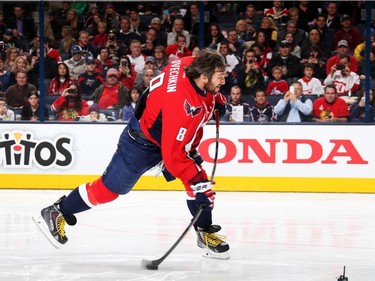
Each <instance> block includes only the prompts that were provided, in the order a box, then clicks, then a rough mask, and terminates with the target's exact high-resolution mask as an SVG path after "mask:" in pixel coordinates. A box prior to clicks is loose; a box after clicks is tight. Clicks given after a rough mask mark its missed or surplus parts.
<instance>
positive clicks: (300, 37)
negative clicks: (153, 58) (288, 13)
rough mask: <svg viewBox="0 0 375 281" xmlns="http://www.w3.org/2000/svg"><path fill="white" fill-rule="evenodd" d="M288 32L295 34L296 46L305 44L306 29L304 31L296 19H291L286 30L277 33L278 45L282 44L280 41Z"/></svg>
mask: <svg viewBox="0 0 375 281" xmlns="http://www.w3.org/2000/svg"><path fill="white" fill-rule="evenodd" d="M287 33H292V35H293V36H294V43H295V45H296V46H300V47H301V46H302V45H303V44H305V41H306V31H304V30H303V29H301V28H298V27H297V22H296V21H292V20H289V21H288V23H287V24H286V28H285V29H284V30H281V31H280V32H279V33H278V34H277V42H278V45H280V42H281V41H283V40H284V39H285V35H286V34H287Z"/></svg>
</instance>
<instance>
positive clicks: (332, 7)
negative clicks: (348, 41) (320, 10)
mask: <svg viewBox="0 0 375 281" xmlns="http://www.w3.org/2000/svg"><path fill="white" fill-rule="evenodd" d="M337 5H338V3H337V2H336V1H330V2H329V3H328V4H327V8H326V12H327V27H328V28H330V29H332V30H333V31H334V32H336V31H337V30H339V29H340V27H341V26H340V22H341V20H340V15H339V12H338V7H337Z"/></svg>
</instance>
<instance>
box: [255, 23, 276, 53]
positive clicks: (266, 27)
mask: <svg viewBox="0 0 375 281" xmlns="http://www.w3.org/2000/svg"><path fill="white" fill-rule="evenodd" d="M260 31H263V32H264V34H265V35H266V42H267V43H266V44H265V45H266V46H267V47H270V48H271V49H272V50H274V49H275V47H276V43H277V34H278V30H277V27H276V24H275V22H274V21H273V20H272V19H271V18H268V17H264V18H263V19H262V24H261V26H260V29H259V30H258V32H260Z"/></svg>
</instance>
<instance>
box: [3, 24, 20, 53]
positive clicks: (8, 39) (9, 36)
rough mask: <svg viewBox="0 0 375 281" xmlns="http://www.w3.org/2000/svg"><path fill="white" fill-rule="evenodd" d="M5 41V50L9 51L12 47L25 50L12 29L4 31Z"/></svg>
mask: <svg viewBox="0 0 375 281" xmlns="http://www.w3.org/2000/svg"><path fill="white" fill-rule="evenodd" d="M3 41H4V45H5V48H6V49H8V48H10V47H16V48H17V49H22V50H23V49H25V48H24V47H23V46H22V44H21V42H20V40H18V39H17V38H16V37H14V35H13V31H12V30H11V29H10V28H7V29H5V30H4V33H3Z"/></svg>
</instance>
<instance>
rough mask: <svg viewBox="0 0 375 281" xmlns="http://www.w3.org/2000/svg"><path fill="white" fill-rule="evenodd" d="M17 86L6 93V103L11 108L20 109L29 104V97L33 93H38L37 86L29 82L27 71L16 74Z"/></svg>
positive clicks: (21, 70) (22, 70)
mask: <svg viewBox="0 0 375 281" xmlns="http://www.w3.org/2000/svg"><path fill="white" fill-rule="evenodd" d="M15 75H16V84H15V85H12V86H9V88H8V89H7V90H6V92H5V98H6V102H7V104H8V106H9V107H11V108H20V107H23V106H24V105H26V104H27V96H28V94H29V93H30V92H31V91H37V90H36V88H35V86H34V85H32V84H30V83H28V82H27V71H26V70H25V69H18V70H17V71H16V73H15Z"/></svg>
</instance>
